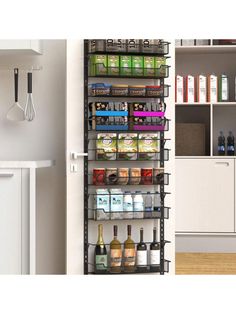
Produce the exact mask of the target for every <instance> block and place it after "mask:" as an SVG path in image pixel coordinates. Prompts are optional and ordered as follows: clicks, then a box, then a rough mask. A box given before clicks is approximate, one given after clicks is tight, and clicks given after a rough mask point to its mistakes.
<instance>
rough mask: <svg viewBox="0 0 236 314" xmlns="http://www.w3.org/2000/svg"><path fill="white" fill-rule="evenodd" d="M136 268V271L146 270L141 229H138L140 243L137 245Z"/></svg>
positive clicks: (145, 249) (145, 252) (145, 248)
mask: <svg viewBox="0 0 236 314" xmlns="http://www.w3.org/2000/svg"><path fill="white" fill-rule="evenodd" d="M136 266H137V269H138V270H145V269H147V245H146V243H145V242H144V241H143V228H141V229H140V242H139V244H138V245H137V259H136Z"/></svg>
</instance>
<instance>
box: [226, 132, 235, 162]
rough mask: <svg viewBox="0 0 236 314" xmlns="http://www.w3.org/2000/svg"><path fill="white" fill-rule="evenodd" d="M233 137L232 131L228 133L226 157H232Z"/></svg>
mask: <svg viewBox="0 0 236 314" xmlns="http://www.w3.org/2000/svg"><path fill="white" fill-rule="evenodd" d="M234 151H235V149H234V136H233V133H232V131H229V135H228V137H227V155H228V156H234Z"/></svg>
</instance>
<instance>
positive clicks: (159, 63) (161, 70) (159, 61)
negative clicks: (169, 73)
mask: <svg viewBox="0 0 236 314" xmlns="http://www.w3.org/2000/svg"><path fill="white" fill-rule="evenodd" d="M163 65H166V58H165V57H155V69H156V76H165V75H166V68H165V67H163Z"/></svg>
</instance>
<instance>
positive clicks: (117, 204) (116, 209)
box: [110, 189, 123, 219]
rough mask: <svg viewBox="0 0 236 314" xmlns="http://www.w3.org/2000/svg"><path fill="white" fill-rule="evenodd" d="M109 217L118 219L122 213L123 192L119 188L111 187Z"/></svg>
mask: <svg viewBox="0 0 236 314" xmlns="http://www.w3.org/2000/svg"><path fill="white" fill-rule="evenodd" d="M110 193H111V219H120V218H122V214H123V193H122V191H121V189H111V190H110Z"/></svg>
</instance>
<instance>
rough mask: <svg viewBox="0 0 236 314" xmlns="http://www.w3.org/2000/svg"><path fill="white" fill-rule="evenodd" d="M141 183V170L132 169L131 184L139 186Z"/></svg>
mask: <svg viewBox="0 0 236 314" xmlns="http://www.w3.org/2000/svg"><path fill="white" fill-rule="evenodd" d="M140 181H141V168H131V169H130V176H129V183H130V184H135V185H138V184H140Z"/></svg>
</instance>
